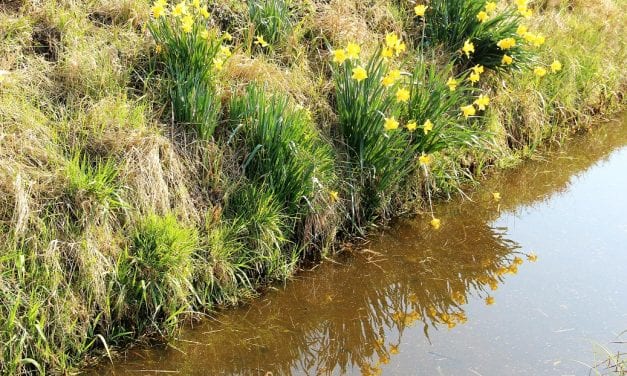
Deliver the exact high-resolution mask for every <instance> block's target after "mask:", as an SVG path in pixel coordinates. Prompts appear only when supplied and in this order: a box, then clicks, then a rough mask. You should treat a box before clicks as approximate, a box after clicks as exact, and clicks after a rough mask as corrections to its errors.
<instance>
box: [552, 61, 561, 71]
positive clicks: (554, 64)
mask: <svg viewBox="0 0 627 376" xmlns="http://www.w3.org/2000/svg"><path fill="white" fill-rule="evenodd" d="M561 70H562V63H560V61H559V60H553V62H552V63H551V72H553V73H557V72H559V71H561Z"/></svg>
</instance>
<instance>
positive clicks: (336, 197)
mask: <svg viewBox="0 0 627 376" xmlns="http://www.w3.org/2000/svg"><path fill="white" fill-rule="evenodd" d="M329 198H330V199H331V202H337V201H338V200H339V199H340V194H339V193H338V192H337V191H331V192H329Z"/></svg>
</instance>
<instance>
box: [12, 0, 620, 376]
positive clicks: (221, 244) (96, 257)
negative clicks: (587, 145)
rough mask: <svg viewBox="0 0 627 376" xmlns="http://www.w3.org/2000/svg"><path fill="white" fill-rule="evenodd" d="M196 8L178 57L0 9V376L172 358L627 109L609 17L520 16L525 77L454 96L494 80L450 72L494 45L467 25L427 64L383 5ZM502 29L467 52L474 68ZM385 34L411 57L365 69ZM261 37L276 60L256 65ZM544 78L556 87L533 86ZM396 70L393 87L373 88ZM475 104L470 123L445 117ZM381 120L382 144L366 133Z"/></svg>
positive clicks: (123, 19) (101, 26)
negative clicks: (440, 200) (182, 336)
mask: <svg viewBox="0 0 627 376" xmlns="http://www.w3.org/2000/svg"><path fill="white" fill-rule="evenodd" d="M451 1H452V0H451ZM442 4H444V3H442ZM199 5H200V8H195V7H194V6H193V4H191V3H190V4H188V7H189V11H190V12H193V14H194V15H195V17H194V18H193V24H192V29H191V30H190V32H189V33H186V32H184V31H183V30H182V17H181V18H172V16H171V15H169V14H168V15H167V17H164V18H159V19H155V18H154V17H152V16H151V14H150V13H151V7H152V4H149V3H148V2H147V1H143V0H142V1H130V0H124V1H118V2H111V1H105V0H94V1H89V2H74V1H67V0H44V1H42V2H32V1H26V0H24V1H15V2H10V3H7V4H4V3H3V4H1V5H0V35H2V38H1V39H0V56H2V58H1V59H0V317H2V318H7V319H3V320H1V321H0V343H2V344H3V346H2V348H1V349H0V373H2V374H10V375H13V374H37V373H42V374H43V373H45V374H64V373H72V372H75V371H76V370H77V367H80V366H81V365H83V364H85V360H86V359H87V358H89V357H91V356H95V357H99V356H105V355H106V354H107V353H108V352H109V350H114V349H115V348H117V347H118V346H125V345H127V344H129V343H130V342H132V341H133V340H136V339H138V338H142V337H144V336H147V337H150V336H157V337H165V338H166V339H167V338H168V337H169V336H171V335H172V334H173V333H174V332H175V330H176V328H177V327H178V323H179V322H180V321H181V319H183V318H187V317H192V316H194V315H195V314H197V313H199V312H204V311H208V310H211V309H213V308H214V307H216V306H217V305H231V304H235V303H237V302H238V301H240V300H241V299H244V298H248V297H251V296H254V295H255V293H256V291H257V289H258V288H260V287H261V286H262V285H264V284H267V283H271V282H272V281H276V280H284V279H286V278H289V277H290V276H291V275H292V274H293V273H294V272H295V271H296V270H297V269H298V265H299V262H301V261H302V260H303V259H306V258H311V259H315V258H317V257H320V255H321V254H324V253H326V252H332V251H333V250H334V249H335V246H336V245H337V243H338V241H340V240H342V239H347V238H349V237H350V236H351V235H353V234H355V232H357V233H359V231H358V230H360V229H366V228H367V227H368V225H370V224H379V223H382V222H385V220H387V219H389V218H391V217H392V216H395V215H398V214H399V213H401V211H402V210H405V209H406V208H409V207H416V206H417V207H418V208H420V209H425V207H424V206H421V204H422V203H423V202H424V199H425V194H426V192H427V191H428V192H431V193H438V194H441V195H446V194H450V193H451V192H455V191H456V190H457V189H459V188H460V186H462V185H463V184H464V183H466V182H468V181H469V180H471V179H475V178H476V177H477V176H480V175H481V174H482V173H484V172H485V171H487V170H488V169H489V168H494V167H495V166H496V167H508V166H511V165H514V164H515V163H516V162H517V161H519V160H521V159H522V158H525V157H527V156H530V155H533V153H535V152H537V150H538V149H539V148H540V147H541V146H542V145H545V144H546V143H548V142H561V141H562V140H564V139H565V138H566V137H567V136H568V135H569V134H570V133H572V132H574V131H576V130H580V129H585V128H587V127H589V126H590V125H591V124H593V122H594V121H597V120H598V119H601V118H605V117H608V116H611V114H612V113H615V112H616V111H619V110H621V109H623V108H624V104H625V99H624V98H625V97H624V92H625V87H626V86H627V81H626V80H625V76H624V74H622V71H623V69H622V65H623V61H624V60H625V58H626V57H627V56H626V50H625V47H624V44H621V43H620V41H621V38H622V36H623V35H624V34H625V26H624V25H626V24H627V22H626V21H627V20H626V19H625V14H627V8H626V5H625V4H624V3H623V2H618V1H606V2H603V3H594V4H590V3H585V4H584V3H578V2H573V3H571V4H570V5H571V7H570V8H569V7H568V6H566V5H565V4H564V6H561V5H560V6H558V7H554V6H551V5H549V6H547V7H546V8H534V12H535V14H536V15H535V16H534V18H532V19H531V20H525V24H526V25H527V26H528V27H529V29H530V30H533V31H534V33H541V34H543V35H546V36H547V40H546V44H545V45H544V46H541V47H539V48H537V49H536V48H535V47H534V48H532V49H530V51H533V54H534V55H535V56H536V57H535V60H530V61H529V67H528V68H524V67H522V66H521V70H520V71H517V70H511V71H508V72H502V73H503V74H498V75H496V74H493V73H491V72H485V73H484V74H483V75H482V76H481V79H480V81H479V82H478V83H475V84H473V85H470V84H469V83H468V75H469V73H470V71H468V69H467V68H471V67H472V66H474V64H476V63H481V64H485V65H486V67H490V66H492V65H493V64H495V63H490V62H489V61H493V62H494V61H496V60H495V59H496V58H497V57H498V56H496V55H495V53H494V50H490V51H492V52H490V51H488V50H485V51H484V50H483V49H482V47H481V46H480V44H479V41H478V40H477V45H476V49H477V51H476V53H475V55H471V56H475V57H477V58H479V57H480V56H487V57H489V59H488V60H487V61H488V62H486V61H483V62H481V61H478V60H477V61H469V60H468V59H464V58H463V57H461V55H460V54H459V52H457V51H458V49H459V48H460V45H459V41H461V42H462V43H463V41H464V40H465V39H464V38H468V33H471V34H472V33H475V32H477V33H478V32H479V31H480V30H481V28H482V27H483V28H485V27H487V25H489V24H487V23H486V24H484V25H483V26H481V25H479V26H477V25H476V23H473V22H474V21H473V20H472V17H470V16H471V14H470V13H468V14H467V15H466V16H465V21H464V22H463V23H459V25H456V26H459V27H460V29H459V30H458V31H456V32H455V33H452V34H451V35H448V34H446V33H444V34H442V35H443V36H442V38H448V39H446V40H450V41H451V42H450V43H449V42H447V46H448V45H450V46H451V47H450V49H449V50H447V49H442V48H433V49H431V48H429V49H427V48H425V47H424V46H425V45H426V44H429V43H431V44H430V46H432V45H433V44H434V43H435V39H436V38H435V37H434V35H435V34H433V30H432V31H428V30H425V32H426V33H427V34H426V39H425V41H424V43H421V42H422V40H421V39H422V33H421V32H418V31H417V30H419V27H420V23H419V24H418V25H414V26H412V27H410V25H409V24H408V23H407V19H406V16H405V14H406V13H407V12H409V11H410V10H411V8H408V9H407V10H405V9H404V8H403V7H404V5H402V4H400V5H398V7H397V6H390V5H389V4H385V3H376V4H371V6H369V7H368V9H364V7H363V4H361V3H358V2H356V1H348V2H332V3H329V4H320V3H287V2H278V1H276V2H271V1H269V2H259V3H252V2H251V3H249V4H248V5H250V6H251V7H252V8H249V9H246V5H247V4H244V5H242V4H240V3H237V4H235V3H233V2H230V1H222V2H218V3H212V4H208V3H206V2H204V1H203V2H201V3H200V4H199ZM208 5H211V10H212V13H211V14H210V15H209V18H207V19H205V18H203V16H202V14H200V15H198V14H197V13H198V12H201V9H202V8H203V7H204V6H208ZM432 5H433V7H434V8H435V6H436V4H435V3H433V4H432ZM481 6H483V5H481ZM253 8H254V9H253ZM397 8H399V9H397ZM168 9H169V10H168V12H170V11H171V8H168ZM227 9H228V10H231V9H234V10H236V12H235V13H233V12H224V10H227ZM251 9H252V13H255V14H252V13H251V14H249V15H248V16H250V17H249V18H247V15H246V12H247V10H251ZM435 10H436V9H431V11H435ZM434 15H435V14H431V15H430V14H429V13H427V18H426V19H425V21H426V22H427V27H428V28H429V27H438V25H437V24H436V23H437V22H439V21H436V18H435V16H434ZM494 20H495V21H496V18H494ZM512 20H515V22H519V20H518V19H517V18H516V17H514V16H512V17H511V18H507V20H504V21H502V23H499V24H498V25H496V26H493V27H491V28H489V30H484V31H481V32H482V33H483V32H485V33H488V34H489V35H491V36H490V38H491V39H490V41H491V42H490V43H491V44H490V46H492V44H494V43H495V41H496V40H497V39H498V38H500V37H501V36H502V35H505V34H511V32H512V27H513V26H512V24H511V22H514V21H512ZM247 21H248V22H249V24H247ZM412 22H413V21H412ZM466 24H467V25H470V26H469V29H463V30H462V28H461V27H462V26H464V25H466ZM251 25H252V27H251ZM508 25H509V26H508ZM416 26H417V27H416ZM218 27H219V28H221V30H220V29H219V28H218ZM253 29H254V30H253ZM205 30H206V31H207V39H205V38H204V33H203V32H204V31H205ZM227 30H228V31H229V32H230V33H232V34H233V40H232V41H231V42H229V43H227V42H228V41H227V39H228V37H227V36H226V35H225V34H223V31H227ZM251 30H252V31H251ZM477 30H479V31H477ZM490 30H491V31H490ZM494 30H497V31H498V33H496V34H494V33H493V32H494ZM503 30H504V31H503ZM393 31H394V32H396V33H400V34H401V35H403V39H404V42H405V43H406V47H407V51H406V52H405V53H404V54H401V55H400V56H394V57H393V58H391V59H389V60H388V61H384V60H382V59H381V58H380V50H378V48H380V44H381V43H382V42H383V41H384V38H385V35H387V34H388V33H390V32H393ZM430 33H431V34H430ZM490 33H492V34H490ZM499 33H505V34H499ZM252 34H254V35H252ZM257 34H261V35H263V36H264V38H265V39H267V40H268V42H270V41H274V42H273V47H272V52H273V53H270V54H257V53H255V54H251V48H250V46H249V43H250V42H251V41H250V38H247V36H251V37H254V36H256V35H257ZM473 35H474V34H473ZM430 38H431V39H430ZM438 38H440V37H438ZM432 41H433V42H432ZM348 42H357V43H359V44H360V45H361V47H362V52H361V56H362V60H360V62H358V61H356V60H353V61H347V62H346V63H345V64H343V65H342V66H338V65H337V64H335V63H333V64H330V63H329V60H330V59H331V58H332V56H329V53H328V48H327V46H328V44H337V45H342V46H346V44H347V43H348ZM436 44H437V43H436ZM157 45H159V46H160V47H159V48H160V53H157V51H156V48H157ZM227 45H228V46H230V47H229V48H228V50H227V49H226V48H225V47H227ZM520 45H521V46H523V43H522V42H521V44H520ZM524 46H525V49H527V45H526V44H524ZM275 47H276V48H275ZM287 47H289V48H287ZM334 47H337V46H334ZM440 47H441V46H440ZM490 48H492V47H490ZM377 51H379V52H377ZM486 51H487V52H486ZM497 52H499V51H497ZM521 53H523V52H521ZM230 54H232V56H229V55H230ZM499 54H500V52H499ZM371 56H372V58H370V57H371ZM490 59H491V60H490ZM499 59H500V58H499ZM554 59H558V60H560V61H561V62H562V64H563V69H562V70H561V71H560V72H556V73H550V72H549V74H547V75H546V76H544V77H543V78H539V77H536V76H534V75H533V73H532V71H531V69H532V68H534V67H536V66H542V67H545V68H548V67H549V65H550V64H551V62H553V60H554ZM452 60H456V62H453V65H451V61H452ZM518 61H520V62H522V61H523V59H522V58H520V59H518ZM286 62H289V64H287V63H286ZM460 63H461V64H460ZM357 64H361V65H363V67H364V68H365V69H366V70H367V73H368V76H369V77H368V78H367V79H365V80H363V81H361V82H357V81H355V80H354V79H353V78H352V77H351V76H352V68H354V67H355V66H356V65H357ZM220 68H221V69H220ZM392 69H399V70H400V71H402V72H403V74H402V75H401V77H400V78H399V79H398V80H396V82H395V83H394V84H393V85H391V86H390V87H387V88H383V87H382V86H381V79H382V78H383V77H384V76H385V75H387V74H388V73H389V72H390V71H391V70H392ZM452 76H455V77H456V78H457V80H458V81H459V85H458V88H457V90H456V91H454V92H450V90H449V89H448V87H447V85H446V81H447V80H448V78H449V77H452ZM401 88H402V89H407V90H409V92H410V95H409V99H408V102H407V103H398V102H397V100H396V93H397V91H398V90H399V89H401ZM479 94H483V95H489V96H490V99H491V101H490V104H489V106H488V107H487V110H486V111H477V113H476V115H475V116H473V117H470V118H468V119H466V118H464V117H463V116H461V115H460V108H459V107H461V106H462V105H467V104H472V103H473V102H474V101H475V100H476V98H477V96H478V95H479ZM391 117H394V118H395V119H396V120H397V121H399V123H400V127H399V129H395V130H385V128H384V123H385V118H391ZM427 119H428V120H430V121H431V122H432V123H433V124H434V127H433V129H432V130H431V131H429V132H427V133H426V134H425V132H424V123H425V121H426V120H427ZM412 120H415V122H416V129H415V130H414V131H413V132H411V131H409V130H408V129H407V128H403V126H406V125H407V124H408V123H410V122H411V121H412ZM190 131H191V132H190ZM423 153H424V154H425V155H429V156H430V157H431V158H432V161H433V162H432V163H431V164H430V165H429V166H428V168H422V167H420V162H419V157H420V156H421V155H423ZM425 167H426V166H425ZM434 184H435V185H434ZM423 187H429V189H428V190H427V189H424V188H423ZM436 191H437V192H436ZM408 192H409V193H408ZM363 233H365V231H363V232H362V233H361V234H363Z"/></svg>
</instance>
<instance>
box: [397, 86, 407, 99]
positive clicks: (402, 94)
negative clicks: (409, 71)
mask: <svg viewBox="0 0 627 376" xmlns="http://www.w3.org/2000/svg"><path fill="white" fill-rule="evenodd" d="M408 100H409V90H407V89H404V88H400V89H398V90H397V91H396V101H397V102H399V103H401V102H407V101H408Z"/></svg>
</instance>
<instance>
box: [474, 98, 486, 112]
mask: <svg viewBox="0 0 627 376" xmlns="http://www.w3.org/2000/svg"><path fill="white" fill-rule="evenodd" d="M475 104H476V105H477V108H478V109H479V110H481V111H484V110H485V107H486V106H487V105H488V104H490V97H488V96H487V95H483V94H481V95H479V97H477V99H475Z"/></svg>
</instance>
